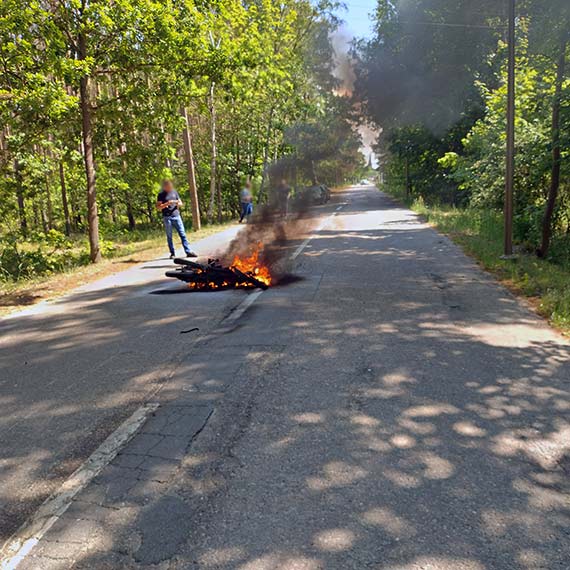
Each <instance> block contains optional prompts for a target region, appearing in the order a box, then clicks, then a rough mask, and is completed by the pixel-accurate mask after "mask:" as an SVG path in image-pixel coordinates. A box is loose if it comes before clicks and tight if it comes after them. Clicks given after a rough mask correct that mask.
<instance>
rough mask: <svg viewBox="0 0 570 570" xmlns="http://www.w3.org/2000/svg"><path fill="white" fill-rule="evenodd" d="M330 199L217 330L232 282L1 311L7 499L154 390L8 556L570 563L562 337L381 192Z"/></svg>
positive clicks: (70, 457)
mask: <svg viewBox="0 0 570 570" xmlns="http://www.w3.org/2000/svg"><path fill="white" fill-rule="evenodd" d="M342 203H344V207H343V208H342V210H340V211H339V212H337V215H336V216H335V217H331V218H330V219H328V222H327V224H326V225H324V226H323V227H322V229H321V230H320V231H319V232H318V234H317V235H316V236H315V237H314V238H313V239H312V240H311V241H310V242H309V243H308V244H307V246H306V247H305V249H304V250H303V251H302V253H301V254H300V255H299V256H298V257H297V259H296V270H295V271H296V273H297V274H298V275H300V276H302V277H303V278H304V280H302V281H298V282H295V283H292V284H290V285H289V286H287V287H278V288H272V289H270V290H268V291H267V292H264V293H263V294H262V295H260V296H259V297H258V298H257V299H256V300H255V303H252V305H251V306H250V307H249V308H248V310H247V311H245V312H244V313H243V314H242V315H241V316H240V317H239V319H236V320H234V321H232V322H231V325H227V326H224V325H223V323H222V320H223V318H224V316H225V315H226V314H228V311H230V309H231V308H232V307H234V306H235V305H236V304H237V303H238V302H239V300H240V298H241V297H240V295H241V296H243V295H245V294H242V293H240V292H228V293H211V294H205V295H197V294H196V295H171V296H170V295H160V296H159V295H150V294H149V286H148V284H144V285H141V284H134V285H126V286H125V287H123V288H121V289H118V290H117V291H116V292H114V291H112V290H111V291H109V290H106V293H105V295H104V298H103V299H102V298H101V296H100V295H98V294H91V293H85V295H87V296H88V298H89V303H88V304H87V305H86V307H85V308H84V309H83V311H76V310H71V311H69V312H68V313H57V314H56V315H52V316H49V315H36V316H30V317H26V320H24V321H21V320H18V319H16V320H14V321H13V322H11V323H10V322H6V323H3V324H2V331H1V332H2V334H3V346H2V349H3V351H7V353H8V354H7V357H6V358H7V359H8V364H9V365H10V370H11V373H10V374H9V375H8V376H7V368H6V367H4V368H3V380H2V387H1V390H2V393H1V398H2V409H3V412H4V411H5V412H4V413H3V418H2V423H1V424H0V425H1V429H2V431H1V432H0V433H1V436H2V447H3V459H2V464H1V465H2V488H1V498H2V501H3V502H4V503H5V504H6V503H7V504H8V509H10V508H11V509H13V511H14V512H20V511H18V508H19V506H18V505H19V504H20V503H18V502H17V500H15V499H14V500H11V497H13V496H15V495H13V494H12V491H11V489H15V490H16V491H17V492H18V493H20V495H19V499H18V501H23V502H24V503H26V501H27V502H28V503H29V504H30V505H33V504H35V503H34V500H37V497H36V495H39V494H41V489H42V487H41V485H40V483H39V482H38V481H39V480H40V479H44V482H43V484H44V485H47V486H48V487H49V486H50V483H49V479H47V476H48V474H53V473H55V474H56V476H55V477H54V476H53V475H51V476H52V478H54V479H57V472H56V471H54V465H60V469H62V470H63V471H66V469H68V466H67V462H71V463H74V462H75V463H80V461H79V460H80V459H81V458H82V457H85V456H86V455H87V454H88V453H90V452H91V451H92V449H94V447H96V446H97V445H98V444H99V443H100V442H101V440H102V439H103V438H104V437H106V436H107V435H108V434H109V433H110V432H111V431H112V430H113V429H114V427H115V425H116V423H117V422H119V419H118V418H119V417H120V419H121V420H122V419H124V417H126V416H127V415H128V413H130V411H132V409H133V407H136V406H137V405H140V403H141V402H142V401H145V400H148V399H149V397H150V396H149V390H150V387H151V386H156V388H157V389H158V388H160V390H158V391H157V392H156V393H155V394H153V395H152V399H153V401H155V402H157V403H159V404H160V407H159V408H158V412H157V415H156V417H153V418H151V419H150V420H149V422H148V423H147V424H145V426H144V427H143V428H142V429H141V433H139V434H138V435H137V436H135V438H134V439H133V440H132V441H131V443H129V444H128V445H127V446H126V447H125V448H124V449H123V452H122V453H121V454H119V456H118V457H117V458H116V460H114V461H113V463H112V464H111V465H109V466H108V467H107V468H106V469H105V470H104V471H103V472H102V473H101V475H100V476H99V477H97V478H96V479H95V480H94V481H93V482H92V483H91V484H90V485H89V486H88V487H87V488H86V489H85V490H84V491H82V492H81V493H79V494H78V496H77V497H76V498H75V500H74V501H73V503H72V504H71V506H70V507H69V509H68V511H67V512H66V513H65V514H64V515H63V516H62V517H61V518H60V519H59V520H58V522H57V523H56V524H54V526H53V527H52V528H51V530H49V531H48V532H47V534H46V535H45V536H44V537H43V539H42V540H40V542H39V544H38V545H37V546H36V547H35V548H34V549H33V550H32V552H31V553H30V554H29V555H28V556H27V558H25V559H24V560H23V562H22V563H21V564H20V565H19V567H18V568H19V569H25V570H31V569H33V570H53V569H61V570H63V569H68V568H73V569H79V568H81V569H90V570H102V569H109V568H113V569H119V568H120V569H123V568H124V569H149V570H150V569H159V570H183V569H190V568H198V569H204V570H209V569H224V570H225V569H227V570H230V569H232V570H234V569H238V570H321V569H335V570H336V569H338V570H344V569H349V568H354V569H365V568H373V569H377V570H428V569H429V570H538V569H544V570H546V569H548V570H557V569H559V570H563V569H564V570H567V569H568V567H569V562H568V561H569V559H570V517H569V514H570V494H569V492H570V489H569V487H570V485H569V471H568V465H569V464H568V461H567V459H565V456H566V454H567V453H569V452H570V398H569V395H570V391H569V388H570V350H569V346H568V344H567V343H565V341H563V340H562V339H561V337H559V336H558V335H557V334H556V333H554V332H552V331H551V330H550V329H549V328H548V327H547V326H546V325H545V324H544V323H543V322H542V321H541V320H540V319H538V318H537V317H535V316H534V315H533V314H532V313H530V312H529V311H528V310H527V309H526V308H525V307H524V306H523V305H522V304H521V303H519V302H518V301H516V300H515V299H514V298H513V297H512V296H511V295H510V294H509V293H507V292H506V291H505V290H504V289H503V288H501V287H499V286H498V285H496V284H495V283H494V282H493V280H492V279H491V278H490V277H489V276H487V275H485V274H484V273H482V272H481V271H479V270H478V269H477V268H476V266H475V265H474V263H473V262H472V261H470V260H468V259H467V258H466V257H465V256H463V255H462V254H461V253H460V251H459V250H458V249H457V248H456V247H455V246H453V245H452V244H451V243H450V242H449V241H448V240H447V239H446V238H444V237H442V236H440V235H439V234H437V233H436V232H435V231H433V230H432V229H430V228H429V227H427V226H426V225H424V224H422V223H421V222H420V221H419V220H418V219H417V218H416V217H414V216H413V214H412V213H411V212H409V211H408V210H405V209H403V208H400V207H399V206H397V205H395V204H394V203H393V202H391V201H390V200H389V199H388V198H386V197H385V196H384V195H382V194H381V193H379V192H378V191H377V190H376V189H375V188H372V187H367V188H362V187H359V188H354V189H351V190H350V191H347V192H346V193H344V194H343V195H342V196H338V195H337V196H336V197H335V200H334V203H333V204H331V205H329V206H327V207H326V208H323V209H321V210H320V211H319V215H320V216H322V217H324V218H326V217H327V216H330V215H331V214H332V213H333V212H335V210H336V208H337V207H338V206H339V205H340V204H342ZM141 271H142V270H141ZM150 271H152V270H150ZM151 289H152V288H151ZM89 295H91V296H90V297H89ZM70 307H73V305H70ZM193 326H198V327H199V328H200V331H199V332H198V333H197V334H196V337H192V338H189V337H188V335H180V330H182V329H188V328H190V327H193ZM6 327H12V329H11V330H8V331H7V332H8V333H10V335H11V336H10V337H9V339H10V340H9V341H4V335H5V334H6V331H5V329H6ZM92 353H94V354H93V355H92ZM97 355H99V356H97ZM104 359H105V360H104ZM27 366H33V367H34V371H35V375H37V374H39V373H40V372H39V371H40V370H41V371H42V372H41V373H42V374H43V376H42V377H40V378H36V377H35V375H34V376H32V375H30V374H28V373H27V372H26V370H27V369H26V367H27ZM23 413H25V414H26V416H25V419H24V420H22V421H21V422H20V423H19V422H18V415H19V414H23ZM113 422H115V424H113ZM8 434H17V435H13V436H12V435H8ZM42 434H45V436H44V437H42ZM12 438H14V440H12ZM89 438H92V440H93V442H92V445H89V444H88V443H86V441H88V440H89ZM76 448H77V449H79V450H80V451H79V452H74V451H73V450H74V449H76ZM18 477H19V478H20V479H22V480H23V479H26V478H27V479H26V480H27V481H29V482H34V484H33V485H32V484H30V485H29V489H28V491H27V494H26V490H25V489H24V490H22V488H21V485H19V483H18V481H17V479H18ZM7 512H10V511H9V510H8V511H7ZM6 520H7V519H5V521H4V526H5V527H6V528H7V527H8V526H9V523H7V522H6Z"/></svg>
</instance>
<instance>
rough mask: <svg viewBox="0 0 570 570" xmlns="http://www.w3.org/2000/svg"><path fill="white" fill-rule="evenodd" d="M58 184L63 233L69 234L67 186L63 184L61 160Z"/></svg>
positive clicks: (63, 174)
mask: <svg viewBox="0 0 570 570" xmlns="http://www.w3.org/2000/svg"><path fill="white" fill-rule="evenodd" d="M59 185H60V187H61V204H62V206H63V217H64V220H65V235H66V236H69V235H71V216H70V215H69V204H68V202H67V188H66V186H65V167H64V166H63V160H61V161H60V162H59Z"/></svg>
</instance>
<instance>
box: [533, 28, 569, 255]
mask: <svg viewBox="0 0 570 570" xmlns="http://www.w3.org/2000/svg"><path fill="white" fill-rule="evenodd" d="M567 47H568V32H567V30H566V29H564V31H563V32H562V40H561V42H560V58H559V60H558V65H557V70H556V87H555V92H554V101H553V104H552V173H551V177H550V191H549V193H548V200H547V202H546V211H545V213H544V219H543V222H542V243H541V245H540V249H539V250H538V256H539V257H546V256H547V255H548V250H549V249H550V241H551V239H552V225H553V218H554V212H555V210H556V201H557V199H558V192H559V190H560V164H561V162H562V152H561V145H560V106H561V101H562V87H563V85H564V75H565V73H566V49H567Z"/></svg>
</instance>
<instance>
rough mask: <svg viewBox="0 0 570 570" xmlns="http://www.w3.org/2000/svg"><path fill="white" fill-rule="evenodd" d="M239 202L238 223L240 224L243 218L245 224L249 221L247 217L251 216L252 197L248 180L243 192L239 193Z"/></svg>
mask: <svg viewBox="0 0 570 570" xmlns="http://www.w3.org/2000/svg"><path fill="white" fill-rule="evenodd" d="M239 201H240V205H241V216H240V219H239V223H240V224H241V223H242V222H243V220H244V218H245V221H246V222H247V221H248V220H249V216H251V214H253V196H252V194H251V182H249V180H248V181H247V182H246V183H245V186H244V188H243V190H242V191H241V192H240V195H239Z"/></svg>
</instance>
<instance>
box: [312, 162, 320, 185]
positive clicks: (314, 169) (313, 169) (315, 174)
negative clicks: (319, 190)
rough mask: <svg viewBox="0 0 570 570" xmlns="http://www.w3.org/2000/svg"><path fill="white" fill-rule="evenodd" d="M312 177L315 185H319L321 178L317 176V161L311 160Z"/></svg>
mask: <svg viewBox="0 0 570 570" xmlns="http://www.w3.org/2000/svg"><path fill="white" fill-rule="evenodd" d="M311 178H312V181H313V186H318V184H319V179H318V178H317V170H316V168H315V161H314V160H311Z"/></svg>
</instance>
